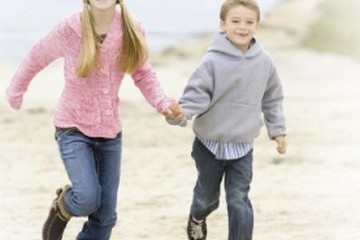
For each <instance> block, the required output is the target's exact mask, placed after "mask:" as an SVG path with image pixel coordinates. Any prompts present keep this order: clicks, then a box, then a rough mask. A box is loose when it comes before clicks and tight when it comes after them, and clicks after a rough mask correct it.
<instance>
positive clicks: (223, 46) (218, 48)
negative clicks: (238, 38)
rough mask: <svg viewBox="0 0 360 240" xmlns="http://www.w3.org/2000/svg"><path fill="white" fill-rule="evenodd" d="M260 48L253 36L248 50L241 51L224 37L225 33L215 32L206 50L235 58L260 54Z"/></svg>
mask: <svg viewBox="0 0 360 240" xmlns="http://www.w3.org/2000/svg"><path fill="white" fill-rule="evenodd" d="M261 51H262V48H261V46H260V44H259V43H258V42H257V41H256V39H255V38H253V39H252V45H251V47H250V49H249V50H248V51H246V52H245V53H243V52H242V51H240V50H239V49H238V48H236V47H235V46H234V45H233V44H232V43H231V42H230V41H229V40H228V39H227V37H226V35H225V33H223V32H217V33H216V34H215V38H214V41H213V42H212V44H211V45H210V47H209V49H208V52H216V53H220V54H224V55H228V56H231V57H235V58H252V57H255V56H257V55H258V54H260V53H261Z"/></svg>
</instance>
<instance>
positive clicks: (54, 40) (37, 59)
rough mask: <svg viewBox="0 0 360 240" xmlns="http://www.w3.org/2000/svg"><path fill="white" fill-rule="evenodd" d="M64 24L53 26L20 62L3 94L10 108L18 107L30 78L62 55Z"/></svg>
mask: <svg viewBox="0 0 360 240" xmlns="http://www.w3.org/2000/svg"><path fill="white" fill-rule="evenodd" d="M64 25H65V23H64V22H61V23H59V24H58V25H57V26H55V27H54V28H53V29H52V31H50V32H49V33H48V34H46V35H45V36H44V37H43V38H42V39H41V40H40V41H38V42H37V43H36V44H35V45H34V46H33V47H32V49H31V50H30V52H29V53H28V55H27V56H26V57H25V58H24V59H23V61H22V62H21V64H20V66H19V68H18V69H17V71H16V73H15V75H14V76H13V78H12V80H11V83H10V85H9V87H8V88H7V89H6V94H5V98H6V100H7V101H8V102H9V104H10V106H11V107H12V108H14V109H20V107H21V105H22V102H23V95H24V93H25V92H26V91H27V89H28V86H29V84H30V82H31V80H32V79H33V78H34V77H35V75H36V74H37V73H38V72H40V71H41V70H42V69H44V68H45V67H46V66H47V65H49V64H50V63H51V62H52V61H54V60H55V59H56V58H59V57H61V56H62V55H63V45H64V43H65V36H64V31H63V30H64Z"/></svg>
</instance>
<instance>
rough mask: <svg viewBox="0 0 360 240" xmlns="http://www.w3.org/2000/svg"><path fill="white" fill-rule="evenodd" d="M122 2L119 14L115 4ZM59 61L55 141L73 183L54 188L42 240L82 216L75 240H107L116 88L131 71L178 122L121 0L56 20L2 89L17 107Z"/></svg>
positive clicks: (116, 168)
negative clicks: (61, 65)
mask: <svg viewBox="0 0 360 240" xmlns="http://www.w3.org/2000/svg"><path fill="white" fill-rule="evenodd" d="M117 4H120V5H121V6H120V8H121V12H120V11H117V9H116V5H117ZM60 57H62V58H64V60H65V63H64V64H65V66H64V69H65V70H64V75H65V87H64V90H63V92H62V95H61V98H60V100H59V103H58V106H57V109H56V111H55V117H54V125H55V128H56V133H55V137H56V140H57V143H58V146H59V150H60V155H61V158H62V160H63V163H64V166H65V169H66V172H67V175H68V177H69V180H70V182H71V185H68V186H65V187H63V188H60V189H58V190H57V197H56V198H55V200H54V201H53V203H52V206H51V209H50V212H49V216H48V218H47V220H46V222H45V224H44V227H43V232H42V238H43V240H59V239H62V235H63V232H64V229H65V227H66V225H67V223H68V221H69V220H70V218H71V217H72V216H87V217H88V219H87V222H86V223H85V224H84V226H83V229H82V230H81V232H80V233H79V234H78V236H77V239H78V240H83V239H101V240H107V239H110V234H111V230H112V228H113V227H114V225H115V222H116V219H117V215H116V204H117V191H118V186H119V180H120V159H121V142H122V138H121V130H122V125H121V121H120V117H119V112H118V106H119V98H118V92H119V87H120V84H121V82H122V79H123V77H124V74H126V73H129V74H131V77H132V78H133V80H134V82H135V85H136V86H137V87H138V88H139V89H140V90H141V92H142V94H143V95H144V97H145V98H146V100H147V101H148V102H149V104H151V105H152V106H153V107H154V108H156V109H157V111H158V112H161V113H163V114H164V115H165V116H167V117H168V118H170V119H179V118H182V113H181V111H180V109H179V108H178V105H177V103H176V102H175V101H174V100H173V99H171V98H169V97H167V96H166V95H165V94H164V92H163V90H162V89H161V87H160V84H159V82H158V80H157V78H156V76H155V74H154V72H153V71H152V69H151V67H150V65H149V64H148V62H147V57H148V55H147V48H146V45H145V42H144V33H143V29H142V28H141V26H140V24H139V23H137V22H135V21H133V20H132V18H131V16H130V15H129V13H128V12H127V10H126V8H125V6H124V4H123V1H122V0H120V1H119V0H83V10H82V13H77V14H74V15H72V16H70V17H68V18H66V19H64V20H63V21H61V22H60V23H59V24H58V25H57V26H55V28H54V29H53V30H52V31H51V32H50V33H48V34H47V35H46V36H45V37H44V38H43V39H42V40H40V41H39V42H38V43H37V44H36V45H35V46H34V47H33V48H32V49H31V51H30V53H29V54H28V55H27V57H26V58H25V59H24V60H23V62H22V63H21V65H20V67H19V69H18V71H17V72H16V74H15V76H14V77H13V79H12V82H11V84H10V86H9V87H8V89H7V91H6V98H7V101H8V102H9V103H10V105H11V107H13V108H14V109H19V108H20V107H21V105H22V102H23V95H24V93H25V92H26V90H27V88H28V86H29V84H30V81H31V80H32V79H33V78H34V77H35V75H36V74H37V73H38V72H39V71H41V70H42V69H44V68H45V67H46V66H47V65H48V64H49V63H51V62H52V61H54V60H55V59H57V58H60Z"/></svg>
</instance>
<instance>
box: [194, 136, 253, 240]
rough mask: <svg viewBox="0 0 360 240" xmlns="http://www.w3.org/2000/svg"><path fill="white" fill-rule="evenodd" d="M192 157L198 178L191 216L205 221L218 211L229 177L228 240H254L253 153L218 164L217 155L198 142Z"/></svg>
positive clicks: (227, 187) (196, 141)
mask: <svg viewBox="0 0 360 240" xmlns="http://www.w3.org/2000/svg"><path fill="white" fill-rule="evenodd" d="M191 156H192V157H193V158H194V160H195V164H196V168H197V171H198V176H197V181H196V185H195V187H194V195H193V202H192V205H191V208H190V215H191V216H193V217H194V218H196V219H199V220H202V219H205V218H206V217H208V216H209V215H210V213H211V212H213V211H214V210H216V209H217V208H218V206H219V197H220V184H221V181H222V179H223V176H225V191H226V202H227V209H228V218H229V235H228V240H251V239H252V233H253V225H254V217H253V209H252V205H251V202H250V199H249V197H248V193H249V190H250V183H251V180H252V162H253V155H252V150H251V151H250V152H249V153H248V154H247V155H246V156H244V157H242V158H239V159H236V160H216V159H215V156H214V154H212V153H211V152H210V151H209V150H208V149H207V148H206V147H205V146H204V145H203V144H202V143H201V141H200V140H199V139H197V138H195V141H194V143H193V150H192V153H191Z"/></svg>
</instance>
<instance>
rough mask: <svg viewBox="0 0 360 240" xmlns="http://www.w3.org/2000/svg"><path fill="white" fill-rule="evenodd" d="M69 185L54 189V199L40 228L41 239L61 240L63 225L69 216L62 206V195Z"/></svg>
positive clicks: (64, 225)
mask: <svg viewBox="0 0 360 240" xmlns="http://www.w3.org/2000/svg"><path fill="white" fill-rule="evenodd" d="M69 188H70V186H69V185H67V186H65V187H64V188H59V189H58V190H56V195H57V197H56V198H55V199H54V201H53V203H52V205H51V208H50V212H49V215H48V217H47V219H46V221H45V223H44V226H43V229H42V238H43V240H61V239H62V236H63V233H64V230H65V227H66V225H67V223H68V222H69V220H70V218H71V214H70V213H68V212H67V210H66V209H65V207H64V196H65V193H66V192H67V191H68V190H69Z"/></svg>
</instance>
